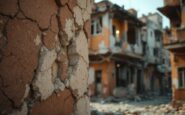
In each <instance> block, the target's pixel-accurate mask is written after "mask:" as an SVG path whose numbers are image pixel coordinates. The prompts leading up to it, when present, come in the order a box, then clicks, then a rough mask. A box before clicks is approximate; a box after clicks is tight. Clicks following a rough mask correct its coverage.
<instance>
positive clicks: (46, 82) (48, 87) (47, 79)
mask: <svg viewBox="0 0 185 115" xmlns="http://www.w3.org/2000/svg"><path fill="white" fill-rule="evenodd" d="M56 58H57V54H56V52H55V50H51V51H49V50H47V49H46V48H45V47H42V50H41V52H40V59H39V67H38V70H37V74H36V77H35V79H34V82H33V88H34V90H35V91H37V92H38V94H39V95H37V96H41V99H42V100H45V99H46V98H48V97H49V96H50V95H51V94H52V93H53V91H54V84H53V76H52V65H53V64H54V62H55V60H56Z"/></svg>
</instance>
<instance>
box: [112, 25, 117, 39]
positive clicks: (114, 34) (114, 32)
mask: <svg viewBox="0 0 185 115" xmlns="http://www.w3.org/2000/svg"><path fill="white" fill-rule="evenodd" d="M112 34H113V36H114V37H116V26H114V25H113V26H112Z"/></svg>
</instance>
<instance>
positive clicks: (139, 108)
mask: <svg viewBox="0 0 185 115" xmlns="http://www.w3.org/2000/svg"><path fill="white" fill-rule="evenodd" d="M90 105H91V115H185V105H183V106H182V107H179V108H173V107H172V106H171V104H170V98H166V97H157V98H153V99H151V100H142V101H134V100H126V99H122V100H121V99H119V100H118V99H117V100H116V99H114V98H113V97H110V98H108V99H107V100H105V101H100V100H98V101H97V102H91V104H90Z"/></svg>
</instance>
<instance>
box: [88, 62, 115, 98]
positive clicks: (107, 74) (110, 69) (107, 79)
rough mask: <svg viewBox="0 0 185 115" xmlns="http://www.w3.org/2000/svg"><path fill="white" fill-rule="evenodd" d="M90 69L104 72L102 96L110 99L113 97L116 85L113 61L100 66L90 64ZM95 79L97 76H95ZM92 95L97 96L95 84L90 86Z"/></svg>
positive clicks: (99, 64)
mask: <svg viewBox="0 0 185 115" xmlns="http://www.w3.org/2000/svg"><path fill="white" fill-rule="evenodd" d="M90 67H91V68H93V69H94V71H96V70H101V71H102V77H101V81H102V96H103V97H108V96H111V95H112V93H113V90H114V88H115V85H116V78H115V63H114V62H113V61H110V62H103V63H98V64H90ZM94 77H95V76H94ZM89 90H90V91H91V94H92V95H95V90H96V89H95V82H93V83H92V84H90V89H89Z"/></svg>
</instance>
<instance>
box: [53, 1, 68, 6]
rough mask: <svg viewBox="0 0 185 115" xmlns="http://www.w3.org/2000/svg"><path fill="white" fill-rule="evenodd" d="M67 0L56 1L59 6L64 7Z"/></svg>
mask: <svg viewBox="0 0 185 115" xmlns="http://www.w3.org/2000/svg"><path fill="white" fill-rule="evenodd" d="M68 1H69V0H56V2H57V4H58V5H59V6H62V5H65V4H66V3H67V2H68Z"/></svg>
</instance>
